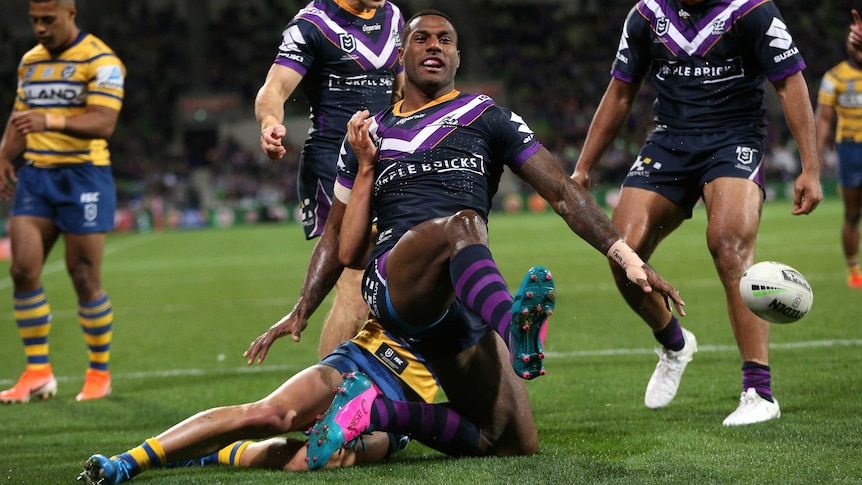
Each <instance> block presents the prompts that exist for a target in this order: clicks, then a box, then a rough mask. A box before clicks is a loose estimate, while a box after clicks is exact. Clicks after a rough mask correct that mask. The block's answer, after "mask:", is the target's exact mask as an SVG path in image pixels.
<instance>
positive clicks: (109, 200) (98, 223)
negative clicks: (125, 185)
mask: <svg viewBox="0 0 862 485" xmlns="http://www.w3.org/2000/svg"><path fill="white" fill-rule="evenodd" d="M116 210H117V189H116V187H115V186H114V177H113V175H112V173H111V167H110V166H95V165H91V164H74V165H68V166H60V167H51V168H41V167H35V166H33V165H25V166H24V167H22V168H21V169H20V170H18V184H17V186H16V187H15V205H14V206H13V207H12V216H34V217H44V218H46V219H51V220H52V221H54V224H55V225H56V226H57V228H59V229H60V231H62V232H64V233H69V234H92V233H98V232H107V231H110V230H112V229H113V228H114V213H115V212H116Z"/></svg>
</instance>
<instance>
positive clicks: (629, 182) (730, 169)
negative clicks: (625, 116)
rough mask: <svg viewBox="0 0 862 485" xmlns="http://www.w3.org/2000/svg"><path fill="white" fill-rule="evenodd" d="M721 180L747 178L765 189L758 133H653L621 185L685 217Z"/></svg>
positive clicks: (761, 145)
mask: <svg viewBox="0 0 862 485" xmlns="http://www.w3.org/2000/svg"><path fill="white" fill-rule="evenodd" d="M719 177H737V178H747V179H749V180H751V181H753V182H755V183H756V184H757V185H759V186H760V188H761V190H762V189H763V188H764V184H765V181H766V179H765V175H764V171H763V139H762V137H760V136H757V134H755V133H753V132H752V133H750V134H746V133H739V132H736V133H735V134H728V133H727V132H724V133H721V134H709V135H675V134H668V133H661V132H659V133H653V134H652V135H650V137H649V140H648V141H647V143H646V145H644V146H643V147H642V148H641V151H640V153H639V154H638V158H637V160H635V162H634V164H632V166H631V168H630V169H629V173H628V175H627V176H626V179H625V181H623V186H624V187H638V188H641V189H646V190H650V191H653V192H657V193H659V194H661V195H663V196H664V197H666V198H667V199H669V200H670V201H671V202H673V203H675V204H677V205H679V206H680V207H682V208H683V209H684V210H685V211H686V217H691V213H692V209H693V208H694V206H695V204H697V201H698V199H700V198H701V196H702V195H703V186H704V185H705V184H706V183H707V182H710V181H712V180H715V179H717V178H719Z"/></svg>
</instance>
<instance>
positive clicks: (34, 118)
mask: <svg viewBox="0 0 862 485" xmlns="http://www.w3.org/2000/svg"><path fill="white" fill-rule="evenodd" d="M9 121H10V122H11V123H12V126H14V127H15V129H17V130H18V133H20V134H22V135H28V134H30V133H36V132H40V131H45V128H46V127H47V121H46V118H45V114H43V113H37V112H35V111H13V112H12V116H11V117H10V119H9Z"/></svg>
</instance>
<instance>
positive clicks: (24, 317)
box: [14, 288, 51, 370]
mask: <svg viewBox="0 0 862 485" xmlns="http://www.w3.org/2000/svg"><path fill="white" fill-rule="evenodd" d="M14 303H15V322H16V323H17V324H18V334H19V335H20V336H21V340H22V342H24V354H25V355H26V356H27V368H28V369H30V370H43V369H46V368H49V367H50V362H49V361H48V333H49V332H50V331H51V307H50V306H49V305H48V298H47V297H46V296H45V290H44V288H39V289H38V290H36V291H33V292H30V293H15V295H14Z"/></svg>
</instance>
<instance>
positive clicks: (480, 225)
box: [445, 209, 488, 243]
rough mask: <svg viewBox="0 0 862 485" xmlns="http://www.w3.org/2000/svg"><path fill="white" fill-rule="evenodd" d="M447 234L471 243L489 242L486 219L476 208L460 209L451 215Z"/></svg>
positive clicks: (447, 222) (446, 228)
mask: <svg viewBox="0 0 862 485" xmlns="http://www.w3.org/2000/svg"><path fill="white" fill-rule="evenodd" d="M445 230H446V234H449V235H451V236H453V237H454V238H455V240H457V241H461V242H464V241H467V242H471V243H487V241H488V228H487V227H486V225H485V220H484V219H482V217H481V216H480V215H479V214H477V213H476V211H474V210H470V209H466V210H462V211H458V212H456V213H455V214H453V215H452V216H450V217H449V218H448V219H447V221H446V225H445Z"/></svg>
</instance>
